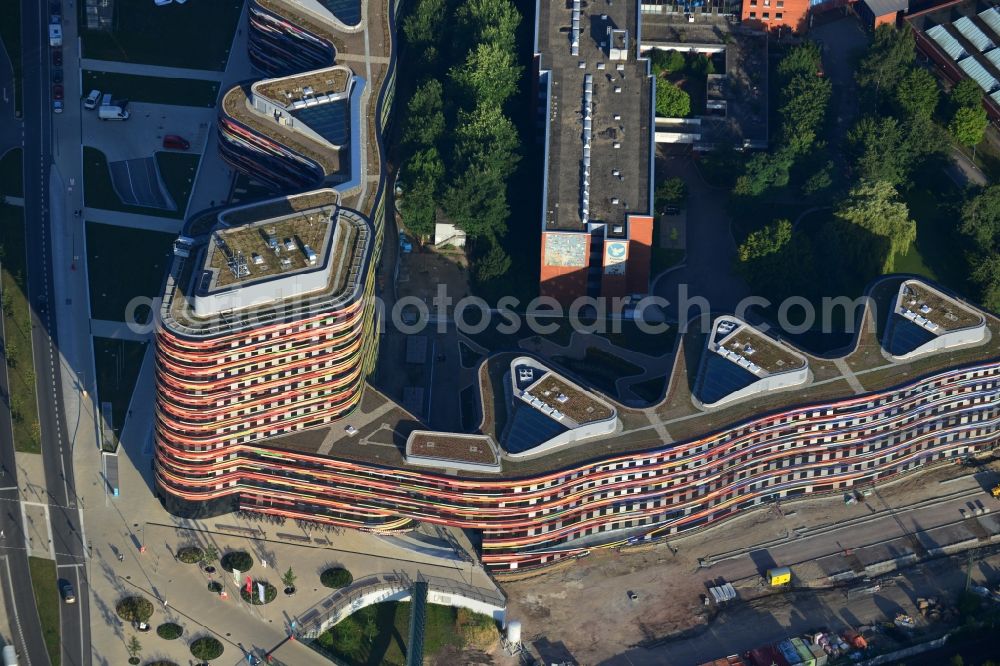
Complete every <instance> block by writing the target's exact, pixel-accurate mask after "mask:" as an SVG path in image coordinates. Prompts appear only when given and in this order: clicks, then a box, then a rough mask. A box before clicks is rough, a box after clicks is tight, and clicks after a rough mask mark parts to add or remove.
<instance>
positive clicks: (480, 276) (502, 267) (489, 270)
mask: <svg viewBox="0 0 1000 666" xmlns="http://www.w3.org/2000/svg"><path fill="white" fill-rule="evenodd" d="M509 270H510V257H509V256H508V255H507V253H506V252H505V251H504V249H503V248H502V247H501V246H500V244H499V243H491V244H490V249H489V250H487V251H486V253H485V254H483V255H482V256H481V257H479V258H478V259H477V260H476V281H477V282H479V283H480V284H482V283H483V282H489V281H491V280H496V279H497V278H501V277H503V276H504V275H506V274H507V272H508V271H509Z"/></svg>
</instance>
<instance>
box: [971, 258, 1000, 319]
mask: <svg viewBox="0 0 1000 666" xmlns="http://www.w3.org/2000/svg"><path fill="white" fill-rule="evenodd" d="M970 264H971V268H972V273H971V277H972V281H973V282H975V283H976V284H978V285H979V289H980V296H979V300H980V301H981V302H982V304H983V306H984V307H985V308H986V309H987V310H992V311H993V312H997V311H1000V253H998V252H990V253H983V254H980V255H974V256H973V257H972V259H971V261H970Z"/></svg>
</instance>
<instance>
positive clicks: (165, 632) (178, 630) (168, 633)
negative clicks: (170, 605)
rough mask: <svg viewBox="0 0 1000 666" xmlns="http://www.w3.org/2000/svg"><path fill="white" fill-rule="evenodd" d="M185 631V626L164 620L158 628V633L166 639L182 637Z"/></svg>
mask: <svg viewBox="0 0 1000 666" xmlns="http://www.w3.org/2000/svg"><path fill="white" fill-rule="evenodd" d="M183 633H184V628H183V627H181V625H179V624H175V623H173V622H164V623H163V624H161V625H160V626H158V627H157V628H156V635H157V636H159V637H160V638H162V639H163V640H166V641H172V640H174V639H177V638H180V637H181V634H183Z"/></svg>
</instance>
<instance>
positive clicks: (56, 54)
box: [52, 46, 62, 67]
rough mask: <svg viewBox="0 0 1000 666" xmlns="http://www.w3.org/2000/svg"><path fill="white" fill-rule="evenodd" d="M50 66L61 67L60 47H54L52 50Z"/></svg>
mask: <svg viewBox="0 0 1000 666" xmlns="http://www.w3.org/2000/svg"><path fill="white" fill-rule="evenodd" d="M52 64H53V65H55V66H56V67H62V47H61V46H56V47H54V48H53V49H52Z"/></svg>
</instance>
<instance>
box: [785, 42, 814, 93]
mask: <svg viewBox="0 0 1000 666" xmlns="http://www.w3.org/2000/svg"><path fill="white" fill-rule="evenodd" d="M822 69H823V58H822V55H821V54H820V49H819V44H817V43H816V42H803V43H802V44H799V45H797V46H793V47H792V48H791V49H789V51H788V54H787V55H786V56H785V57H783V58H782V59H781V62H779V63H778V76H780V77H781V78H782V79H783V82H782V83H783V84H785V83H788V81H790V80H792V79H793V78H795V77H797V76H806V77H811V78H818V77H819V75H820V73H821V72H822Z"/></svg>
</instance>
